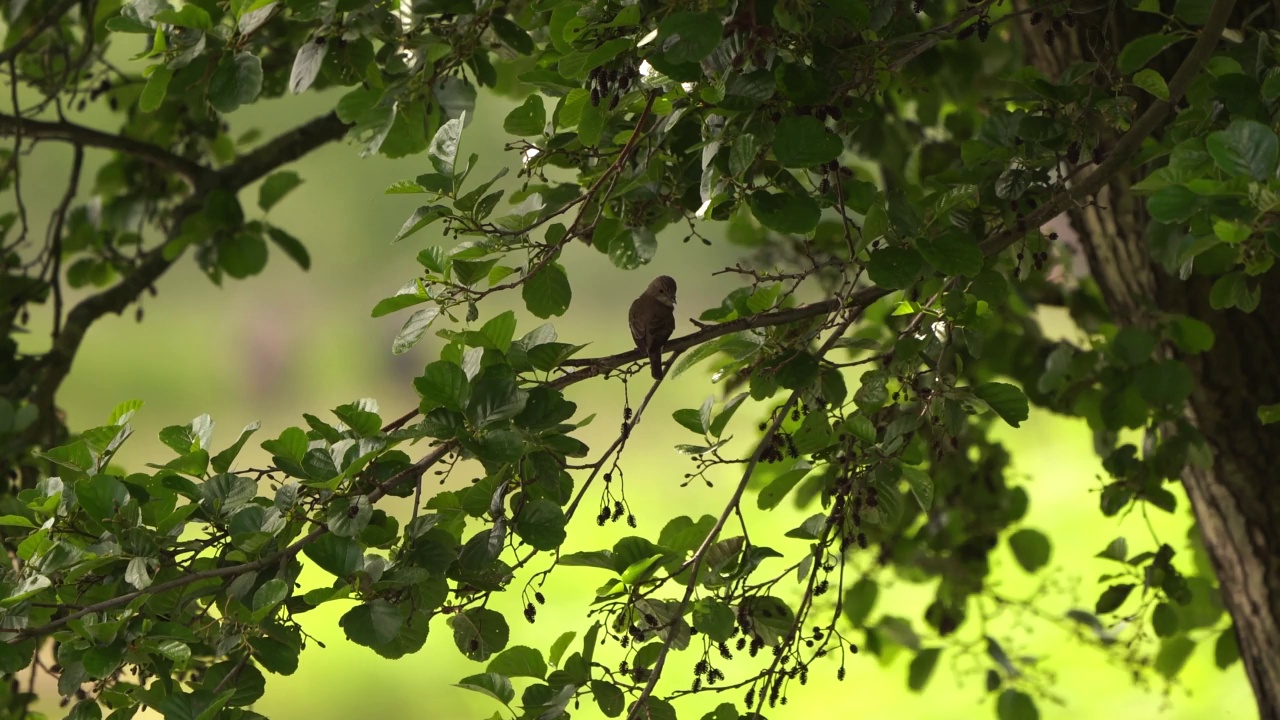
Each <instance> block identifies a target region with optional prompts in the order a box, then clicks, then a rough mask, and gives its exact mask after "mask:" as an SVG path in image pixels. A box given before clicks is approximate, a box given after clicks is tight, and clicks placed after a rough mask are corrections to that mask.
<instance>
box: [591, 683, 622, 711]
mask: <svg viewBox="0 0 1280 720" xmlns="http://www.w3.org/2000/svg"><path fill="white" fill-rule="evenodd" d="M591 694H592V695H594V696H595V698H596V705H598V706H600V712H602V713H604V714H605V716H606V717H618V716H619V715H621V714H622V710H623V707H624V706H625V705H626V696H624V695H623V694H622V690H620V689H618V686H617V685H614V684H613V683H610V682H605V681H604V680H592V681H591Z"/></svg>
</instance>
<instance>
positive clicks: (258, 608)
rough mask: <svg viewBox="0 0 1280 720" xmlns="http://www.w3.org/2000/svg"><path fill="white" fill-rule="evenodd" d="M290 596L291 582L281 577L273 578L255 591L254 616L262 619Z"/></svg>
mask: <svg viewBox="0 0 1280 720" xmlns="http://www.w3.org/2000/svg"><path fill="white" fill-rule="evenodd" d="M288 596H289V584H288V583H286V582H285V581H284V580H281V579H280V578H272V579H270V580H268V581H266V582H265V583H263V584H262V587H260V588H258V590H257V591H256V592H254V593H253V617H254V620H255V621H261V620H262V619H263V618H266V617H267V616H268V614H269V613H270V612H271V611H272V610H273V609H274V608H275V607H276V606H277V605H279V604H280V603H282V602H284V599H285V598H286V597H288Z"/></svg>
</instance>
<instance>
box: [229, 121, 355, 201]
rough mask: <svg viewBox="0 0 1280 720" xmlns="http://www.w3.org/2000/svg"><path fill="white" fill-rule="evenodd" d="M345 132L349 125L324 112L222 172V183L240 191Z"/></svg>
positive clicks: (338, 138) (340, 137)
mask: <svg viewBox="0 0 1280 720" xmlns="http://www.w3.org/2000/svg"><path fill="white" fill-rule="evenodd" d="M346 133H347V126H346V125H345V124H344V123H343V122H342V121H341V120H339V119H338V116H337V115H336V114H334V113H329V114H328V115H322V116H320V117H318V118H315V119H314V120H311V121H309V122H307V123H306V124H305V125H299V126H298V127H296V128H294V129H292V130H290V131H289V132H287V133H285V134H283V135H280V136H278V137H276V138H275V139H273V140H271V141H270V142H268V143H266V144H264V145H261V146H259V147H257V148H255V149H254V150H253V152H251V153H249V154H248V155H245V156H244V157H242V158H240V160H238V161H236V163H235V164H233V165H230V166H228V167H226V168H224V169H222V170H221V171H219V175H221V178H220V179H221V182H222V186H223V187H224V188H226V189H228V190H231V191H233V192H234V191H237V190H239V189H240V188H243V187H244V186H246V185H248V184H250V183H252V182H253V181H254V180H257V179H259V178H261V177H264V176H265V175H267V174H268V173H271V172H273V171H274V170H276V169H277V168H279V167H280V166H282V165H286V164H288V163H291V162H293V161H294V160H297V159H298V158H300V157H302V156H303V155H306V154H307V153H309V152H311V151H312V150H315V149H316V148H318V147H320V146H322V145H328V144H329V143H331V142H333V141H335V140H340V139H342V136H343V135H346Z"/></svg>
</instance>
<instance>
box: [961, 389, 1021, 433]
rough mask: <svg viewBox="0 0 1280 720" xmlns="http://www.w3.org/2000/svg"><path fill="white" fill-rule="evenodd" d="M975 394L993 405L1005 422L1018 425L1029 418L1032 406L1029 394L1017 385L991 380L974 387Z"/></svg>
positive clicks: (992, 407)
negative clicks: (1028, 399)
mask: <svg viewBox="0 0 1280 720" xmlns="http://www.w3.org/2000/svg"><path fill="white" fill-rule="evenodd" d="M973 394H974V395H977V396H978V398H979V399H981V400H982V401H983V402H985V403H986V404H987V405H990V406H991V409H992V410H994V411H995V412H996V414H997V415H999V416H1000V417H1001V418H1003V419H1004V421H1005V422H1007V423H1009V424H1010V425H1012V426H1013V427H1018V426H1019V425H1021V424H1022V421H1023V420H1026V419H1027V415H1028V413H1029V412H1030V408H1029V407H1028V405H1027V396H1026V395H1024V394H1023V393H1022V390H1020V389H1019V388H1018V387H1017V386H1015V385H1010V384H1008V383H1001V382H989V383H984V384H982V385H979V386H978V387H976V388H974V389H973Z"/></svg>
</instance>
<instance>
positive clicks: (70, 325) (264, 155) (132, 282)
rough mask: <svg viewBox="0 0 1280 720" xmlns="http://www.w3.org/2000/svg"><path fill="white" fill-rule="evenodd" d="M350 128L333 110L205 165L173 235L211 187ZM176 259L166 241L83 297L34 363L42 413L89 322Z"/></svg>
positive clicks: (251, 177)
mask: <svg viewBox="0 0 1280 720" xmlns="http://www.w3.org/2000/svg"><path fill="white" fill-rule="evenodd" d="M345 132H346V126H345V125H343V124H342V122H341V121H340V120H338V118H337V116H336V115H334V114H333V113H329V114H328V115H324V116H322V117H319V118H316V119H315V120H312V121H310V122H308V123H306V124H305V125H301V126H299V127H297V128H295V129H293V130H290V131H289V132H286V133H284V134H283V135H280V136H278V137H276V138H275V139H273V140H271V141H269V142H267V143H266V144H264V145H261V146H260V147H258V148H256V149H254V150H253V151H251V152H249V153H248V154H247V155H244V156H243V157H241V158H240V159H239V160H237V161H236V162H234V163H232V164H231V165H228V166H227V167H225V168H223V169H221V170H218V171H216V172H211V171H208V170H204V169H201V171H200V172H199V173H198V174H197V178H198V180H199V182H198V183H197V185H196V187H195V192H194V194H193V195H192V196H191V197H190V198H188V199H187V200H186V201H185V202H183V203H182V204H181V205H179V206H178V207H177V209H175V210H174V213H173V230H172V233H171V234H172V235H173V236H176V235H177V233H179V232H180V231H181V228H182V224H183V222H184V221H185V220H186V219H187V218H188V217H190V216H191V215H193V214H195V213H196V212H198V211H199V210H200V209H201V207H202V206H203V203H204V199H205V197H206V196H207V195H208V194H209V193H210V192H211V191H213V190H217V189H221V190H226V191H227V192H231V193H236V192H238V191H240V190H241V189H243V188H244V187H245V186H246V185H248V184H250V183H252V182H253V181H255V180H257V179H258V178H260V177H262V176H263V175H266V174H267V173H269V172H271V171H272V170H275V169H276V168H278V167H280V166H282V165H284V164H286V163H289V162H292V161H294V160H297V159H298V158H300V157H302V156H303V155H306V154H307V153H309V152H311V151H312V150H315V149H316V148H318V147H320V146H322V145H325V144H327V143H329V142H332V141H334V140H337V139H338V138H341V137H342V136H343V134H345ZM176 260H177V258H176V257H172V258H170V257H166V256H165V251H164V244H161V245H160V246H159V247H157V248H155V249H153V250H151V251H150V252H148V253H146V254H145V255H143V257H142V261H141V262H140V263H138V264H137V265H136V266H134V268H133V269H132V270H131V271H130V272H129V274H128V275H125V277H124V278H123V279H122V280H121V281H120V282H118V283H116V284H115V285H113V286H112V287H110V288H108V289H106V290H104V291H102V292H100V293H97V294H95V295H90V296H89V297H87V298H85V299H84V300H81V301H80V302H79V303H78V304H77V305H76V306H75V307H74V308H72V309H71V312H69V313H67V322H66V326H65V327H64V328H63V330H62V333H61V334H60V335H58V338H57V340H56V341H54V343H53V346H52V347H51V348H50V349H49V352H48V353H46V354H45V355H44V356H43V357H42V358H41V359H40V361H39V362H38V363H37V364H36V366H35V372H38V373H39V379H38V380H37V382H36V387H35V390H34V391H33V393H32V402H33V403H34V404H35V405H36V407H37V408H40V409H41V412H42V414H44V413H45V412H46V411H48V410H50V409H51V408H52V406H53V396H54V394H55V393H56V392H57V390H58V388H59V387H60V386H61V385H62V381H63V380H65V379H66V376H67V373H68V372H70V370H71V362H72V361H73V360H74V359H75V356H76V352H77V351H78V350H79V349H80V343H81V342H82V341H83V340H84V335H85V333H86V332H87V331H88V329H89V326H90V325H92V324H93V323H94V322H95V321H96V320H97V319H98V318H100V317H102V316H103V315H106V314H107V313H116V314H120V313H122V312H124V310H125V308H127V307H128V306H129V304H130V303H132V302H133V301H134V300H136V299H137V297H138V296H139V295H140V294H142V292H143V291H144V290H146V289H147V288H148V287H149V286H151V284H152V283H154V282H155V281H156V279H158V278H159V277H160V276H161V275H163V274H164V273H165V271H167V270H168V269H169V268H170V267H171V266H172V265H173V263H174V261H176ZM19 382H22V381H21V380H19ZM17 387H18V388H21V385H20V384H18V385H17ZM50 416H51V413H50ZM40 425H41V423H34V424H33V425H32V429H33V432H34V431H36V428H38V427H39V426H40Z"/></svg>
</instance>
